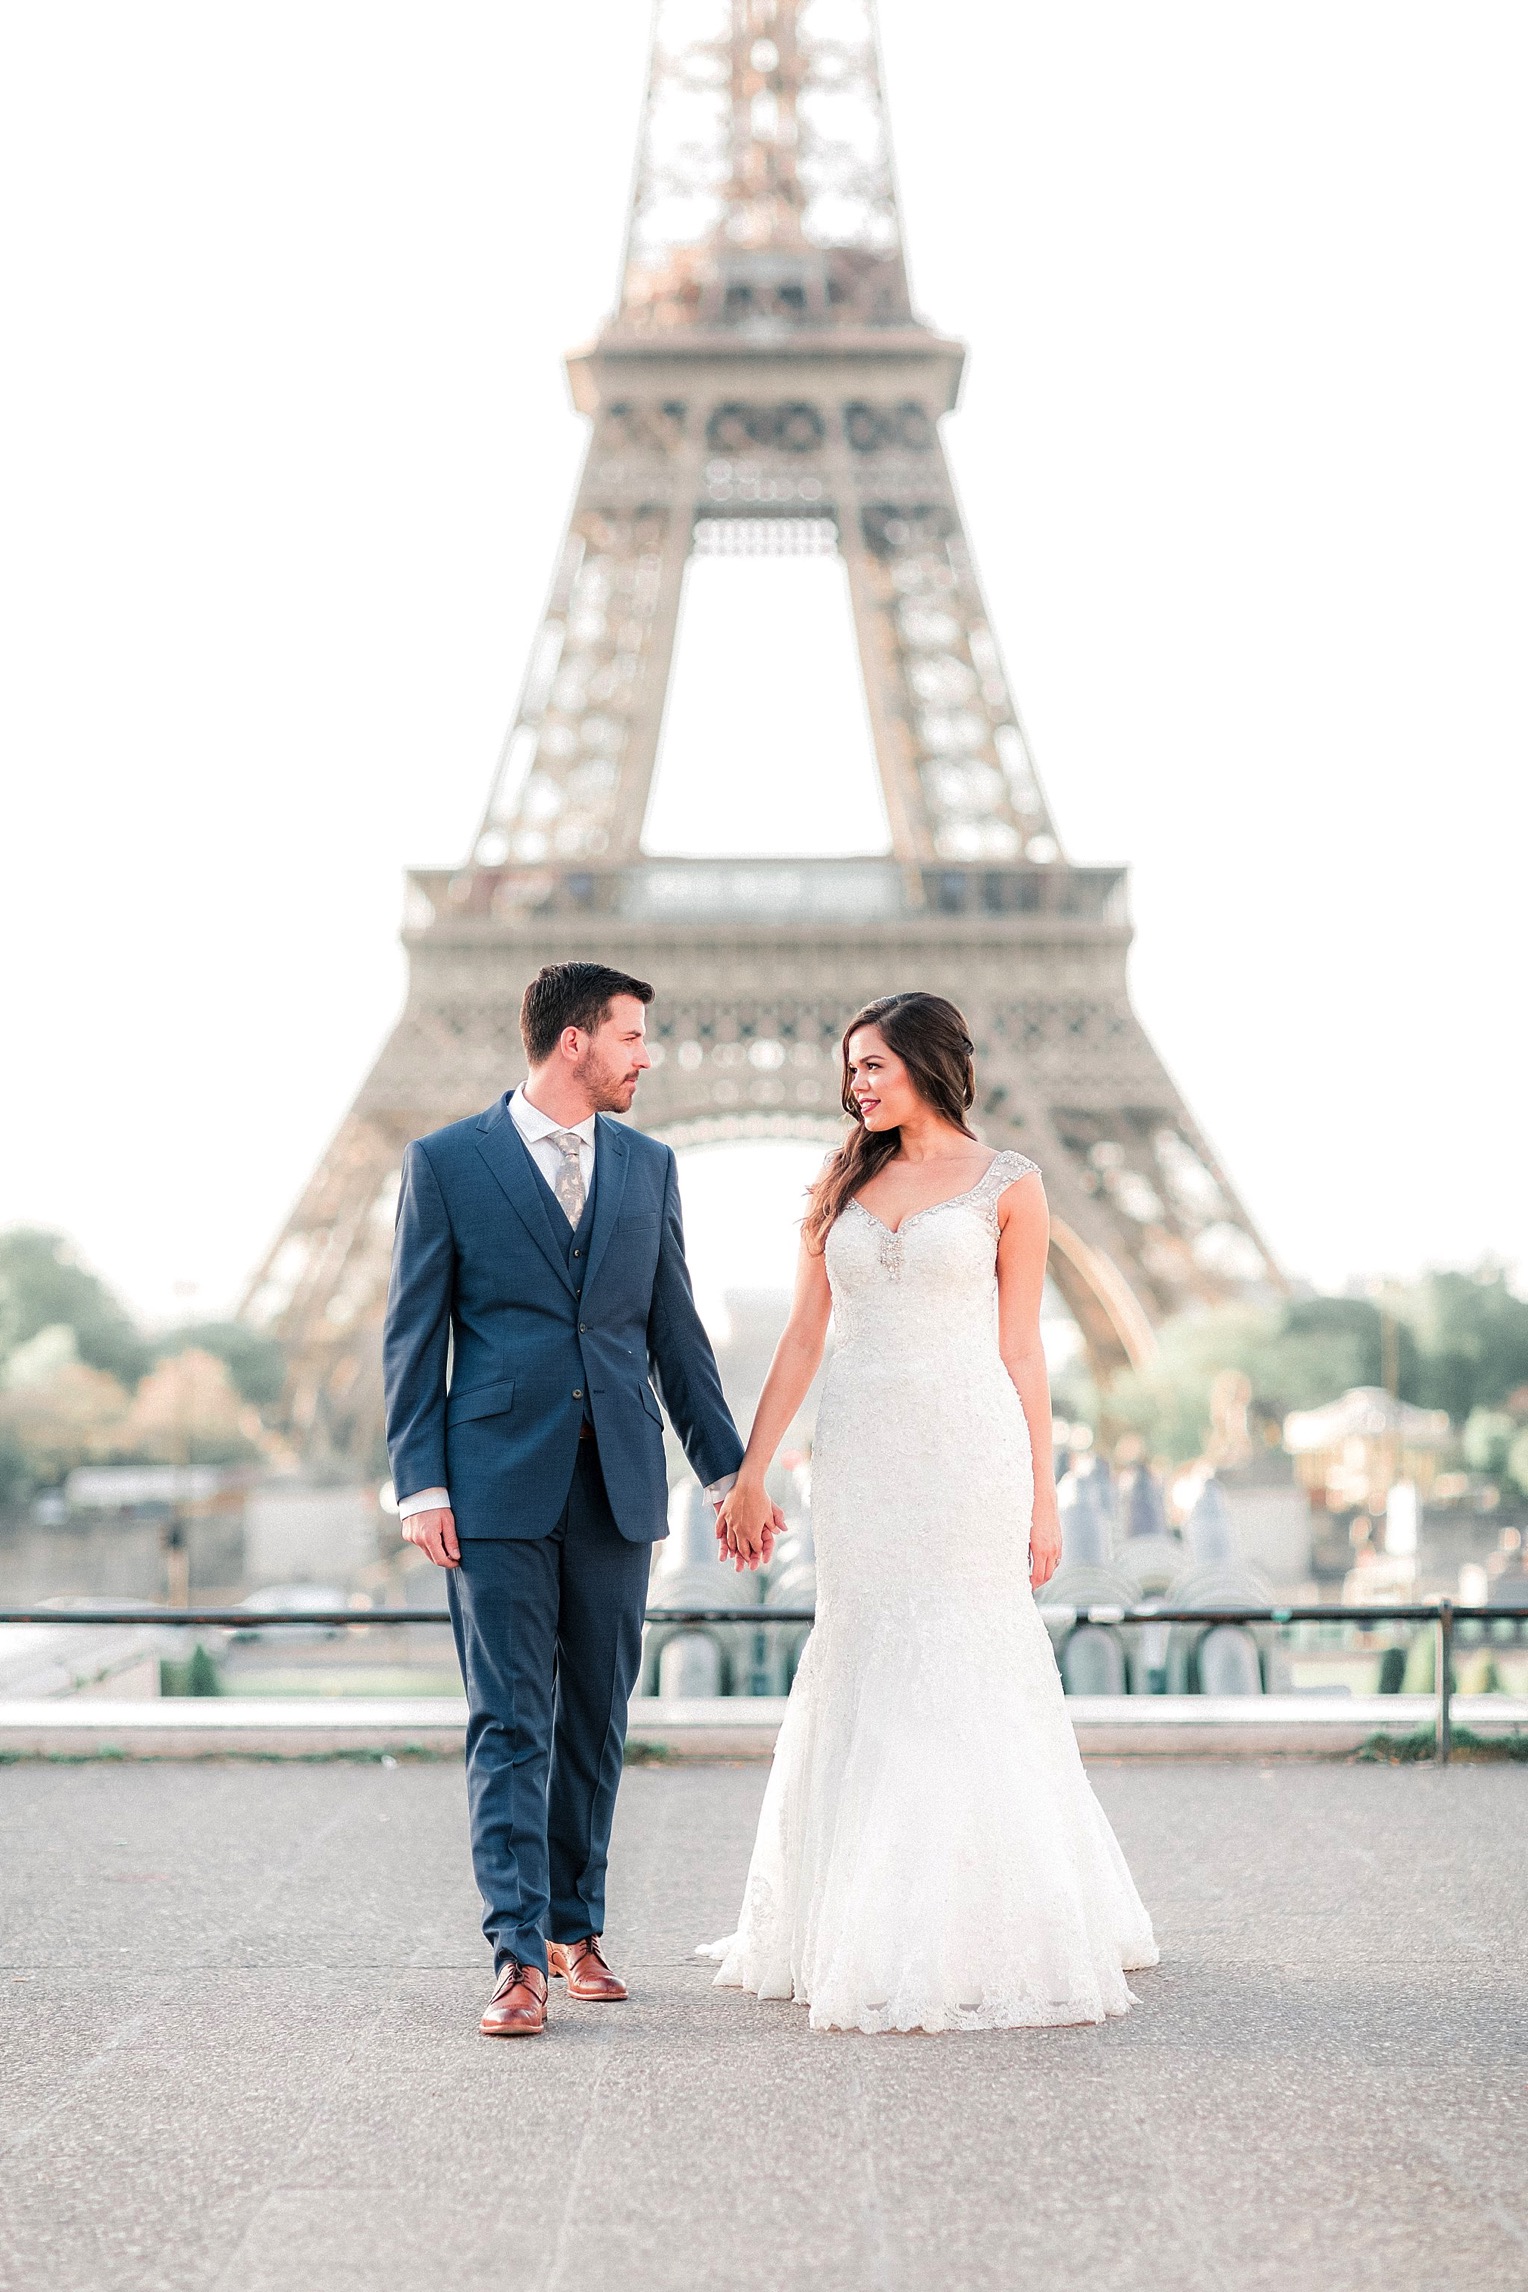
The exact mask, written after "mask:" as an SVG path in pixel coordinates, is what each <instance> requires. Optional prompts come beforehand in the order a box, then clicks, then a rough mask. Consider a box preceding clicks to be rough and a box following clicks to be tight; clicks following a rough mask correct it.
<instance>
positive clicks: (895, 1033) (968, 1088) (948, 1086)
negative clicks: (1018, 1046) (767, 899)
mask: <svg viewBox="0 0 1528 2292" xmlns="http://www.w3.org/2000/svg"><path fill="white" fill-rule="evenodd" d="M861 1027H875V1028H876V1029H877V1030H878V1031H879V1033H880V1036H881V1039H882V1041H883V1042H884V1043H885V1044H886V1047H887V1049H888V1050H893V1051H895V1052H896V1054H897V1057H898V1058H899V1059H900V1060H901V1061H902V1064H903V1065H904V1066H905V1067H906V1069H907V1072H908V1077H909V1079H910V1081H911V1083H912V1086H913V1088H914V1089H915V1090H916V1091H917V1093H918V1096H919V1097H920V1098H921V1099H923V1100H925V1101H926V1103H927V1104H928V1105H929V1106H931V1107H932V1108H933V1110H934V1112H935V1113H936V1114H937V1115H938V1116H939V1117H940V1119H941V1120H942V1121H944V1122H948V1123H950V1124H951V1125H952V1127H953V1128H954V1129H956V1130H959V1131H961V1132H963V1134H964V1135H965V1136H966V1137H967V1138H974V1137H975V1136H976V1133H975V1131H974V1130H973V1129H972V1128H971V1125H970V1124H969V1122H967V1120H966V1116H967V1115H968V1114H969V1113H970V1111H971V1108H972V1105H973V1104H974V1103H975V1099H976V1067H975V1063H974V1056H975V1046H974V1045H973V1043H972V1041H971V1034H970V1029H969V1028H968V1027H967V1025H966V1022H965V1020H964V1018H963V1017H962V1016H961V1014H960V1012H959V1011H957V1010H956V1008H955V1005H954V1004H953V1003H947V1002H946V1001H945V999H944V997H943V995H919V994H910V995H882V996H881V998H880V1000H879V1001H878V1002H874V1003H867V1004H866V1005H865V1008H864V1009H863V1010H862V1011H859V1012H857V1013H856V1015H855V1016H854V1017H853V1018H852V1019H851V1020H850V1021H849V1024H848V1025H847V1026H846V1027H845V1029H844V1039H843V1042H842V1043H841V1044H840V1046H839V1054H840V1059H841V1062H842V1064H841V1075H842V1080H841V1083H840V1089H839V1095H840V1097H841V1099H842V1101H843V1109H844V1112H845V1114H847V1115H848V1116H849V1118H850V1120H851V1121H852V1122H853V1124H854V1128H853V1129H852V1130H851V1131H850V1133H849V1135H848V1137H847V1138H846V1139H845V1140H844V1142H843V1144H842V1146H840V1147H839V1149H838V1152H837V1153H836V1154H835V1155H834V1156H833V1159H832V1161H831V1162H829V1164H828V1165H827V1167H826V1169H825V1170H824V1171H823V1172H822V1175H821V1176H820V1177H819V1178H818V1180H817V1182H816V1184H815V1185H814V1186H813V1187H812V1190H811V1193H810V1194H809V1195H808V1197H807V1205H806V1216H805V1218H804V1219H803V1220H802V1232H803V1233H804V1234H805V1235H806V1238H807V1240H808V1241H809V1242H812V1243H814V1244H816V1245H817V1246H819V1247H820V1246H821V1244H822V1241H823V1239H824V1237H825V1235H826V1234H827V1231H828V1228H829V1226H831V1225H832V1223H833V1221H834V1219H835V1218H837V1217H838V1216H839V1215H840V1214H841V1213H842V1210H843V1207H844V1204H845V1203H846V1202H847V1201H848V1200H849V1198H850V1196H851V1195H853V1194H857V1193H858V1192H859V1190H860V1188H861V1187H862V1186H865V1185H868V1184H869V1182H870V1180H871V1179H872V1178H873V1177H874V1176H875V1174H876V1172H877V1170H881V1169H884V1168H885V1166H886V1164H887V1163H888V1162H889V1161H890V1160H891V1158H892V1156H893V1155H894V1154H895V1153H896V1151H897V1148H898V1147H899V1146H900V1145H901V1143H902V1133H901V1131H900V1130H867V1129H866V1128H865V1125H864V1123H863V1121H862V1120H861V1118H860V1110H859V1108H858V1107H857V1106H856V1105H855V1103H854V1095H853V1093H852V1091H851V1090H850V1088H849V1044H850V1042H851V1041H852V1039H853V1038H854V1036H855V1035H857V1034H858V1033H859V1030H860V1028H861Z"/></svg>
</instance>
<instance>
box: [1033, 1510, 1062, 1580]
mask: <svg viewBox="0 0 1528 2292" xmlns="http://www.w3.org/2000/svg"><path fill="white" fill-rule="evenodd" d="M1060 1565H1061V1520H1060V1516H1059V1514H1058V1513H1057V1511H1056V1499H1055V1496H1054V1495H1053V1494H1048V1492H1047V1491H1045V1490H1043V1489H1040V1490H1037V1491H1036V1493H1035V1510H1034V1518H1033V1520H1032V1521H1031V1522H1030V1527H1029V1581H1030V1584H1031V1586H1032V1588H1033V1589H1034V1590H1035V1591H1039V1589H1040V1587H1041V1585H1042V1584H1048V1583H1049V1582H1050V1580H1051V1578H1052V1576H1053V1575H1054V1574H1055V1573H1056V1570H1057V1569H1058V1568H1059V1567H1060Z"/></svg>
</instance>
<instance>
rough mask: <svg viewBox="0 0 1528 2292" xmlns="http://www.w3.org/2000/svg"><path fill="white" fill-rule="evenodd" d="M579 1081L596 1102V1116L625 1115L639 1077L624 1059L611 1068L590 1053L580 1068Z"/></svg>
mask: <svg viewBox="0 0 1528 2292" xmlns="http://www.w3.org/2000/svg"><path fill="white" fill-rule="evenodd" d="M578 1079H579V1081H580V1082H581V1083H582V1084H583V1086H584V1088H585V1090H586V1091H587V1092H588V1094H589V1096H590V1098H591V1099H592V1100H593V1102H594V1111H595V1113H596V1114H624V1113H625V1112H626V1110H627V1108H628V1107H629V1106H630V1104H631V1101H632V1094H633V1092H634V1091H635V1089H636V1086H637V1081H638V1076H637V1075H634V1074H633V1073H632V1071H631V1068H630V1067H629V1066H628V1065H627V1064H626V1062H625V1060H624V1059H623V1060H622V1061H621V1063H620V1064H619V1065H618V1066H609V1065H607V1064H606V1063H605V1061H604V1060H603V1059H601V1058H596V1057H595V1056H594V1054H593V1052H590V1053H589V1054H588V1055H587V1056H586V1057H585V1058H584V1060H583V1061H582V1063H581V1064H580V1066H579V1068H578Z"/></svg>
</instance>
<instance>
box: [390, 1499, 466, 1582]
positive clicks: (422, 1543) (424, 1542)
mask: <svg viewBox="0 0 1528 2292" xmlns="http://www.w3.org/2000/svg"><path fill="white" fill-rule="evenodd" d="M403 1534H404V1538H405V1540H406V1541H407V1542H408V1543H410V1544H417V1545H418V1546H419V1549H420V1551H421V1552H423V1553H425V1554H426V1555H427V1557H428V1558H430V1559H432V1560H433V1561H434V1562H435V1565H436V1567H437V1568H459V1567H460V1566H461V1564H462V1548H461V1545H460V1543H459V1542H458V1541H457V1535H456V1515H455V1514H454V1513H451V1512H444V1511H439V1510H437V1511H434V1512H411V1513H410V1514H409V1516H408V1518H407V1520H405V1521H404V1523H403Z"/></svg>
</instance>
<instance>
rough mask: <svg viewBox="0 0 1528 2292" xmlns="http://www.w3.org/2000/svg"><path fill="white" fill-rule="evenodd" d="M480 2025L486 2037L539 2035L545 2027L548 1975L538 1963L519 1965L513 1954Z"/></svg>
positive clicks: (485, 2009)
mask: <svg viewBox="0 0 1528 2292" xmlns="http://www.w3.org/2000/svg"><path fill="white" fill-rule="evenodd" d="M478 2028H479V2029H480V2030H481V2031H482V2033H483V2035H484V2036H485V2037H539V2036H540V2035H541V2033H542V2031H543V2030H544V2029H545V2028H546V1976H545V1974H544V1973H543V1972H542V1971H541V1968H540V1967H539V1966H519V1965H516V1963H515V1961H514V1959H513V1958H511V1959H510V1961H509V1964H508V1965H507V1966H506V1967H505V1968H504V1971H503V1973H502V1974H500V1976H499V1979H498V1981H497V1983H496V1984H495V1987H494V1993H493V1996H492V1997H491V1998H490V1999H489V2001H488V2003H487V2005H486V2006H485V2007H484V2008H483V2018H482V2020H481V2021H480V2022H479V2023H478Z"/></svg>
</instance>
